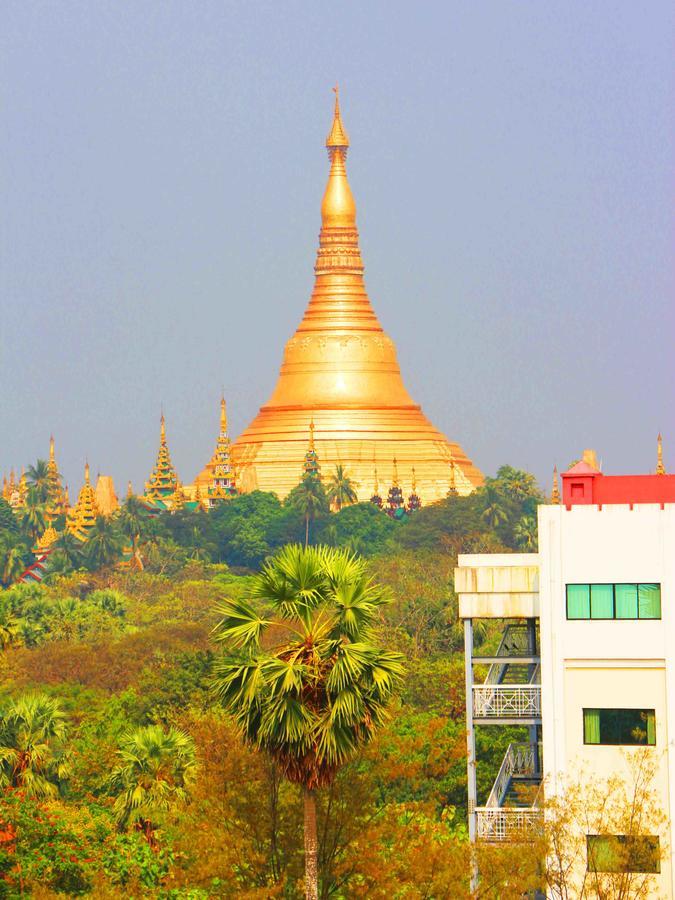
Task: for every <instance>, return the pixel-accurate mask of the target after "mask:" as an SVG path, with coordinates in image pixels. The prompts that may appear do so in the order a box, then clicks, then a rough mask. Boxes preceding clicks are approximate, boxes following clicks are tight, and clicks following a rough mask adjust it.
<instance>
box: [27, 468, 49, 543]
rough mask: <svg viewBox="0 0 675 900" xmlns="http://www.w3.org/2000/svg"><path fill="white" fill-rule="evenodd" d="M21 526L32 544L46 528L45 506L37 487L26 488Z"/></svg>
mask: <svg viewBox="0 0 675 900" xmlns="http://www.w3.org/2000/svg"><path fill="white" fill-rule="evenodd" d="M31 468H32V467H31ZM21 525H22V527H23V529H24V530H25V531H26V532H27V533H28V536H29V537H30V539H31V540H32V541H33V542H35V541H37V539H38V538H39V537H40V535H41V534H43V533H44V530H45V528H46V527H47V517H46V513H45V504H44V500H43V499H42V495H41V492H40V489H39V488H37V487H31V488H28V493H27V494H26V505H25V506H24V508H23V513H22V515H21Z"/></svg>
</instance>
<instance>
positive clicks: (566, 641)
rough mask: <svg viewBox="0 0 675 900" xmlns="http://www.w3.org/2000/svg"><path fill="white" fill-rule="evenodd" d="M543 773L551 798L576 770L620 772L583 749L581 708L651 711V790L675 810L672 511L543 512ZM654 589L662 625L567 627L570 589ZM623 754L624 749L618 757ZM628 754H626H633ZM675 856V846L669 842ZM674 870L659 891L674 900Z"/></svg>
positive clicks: (619, 761) (607, 756)
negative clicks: (655, 771)
mask: <svg viewBox="0 0 675 900" xmlns="http://www.w3.org/2000/svg"><path fill="white" fill-rule="evenodd" d="M539 559H540V577H539V593H540V597H539V604H540V611H541V618H540V629H541V646H542V649H541V657H542V708H543V741H544V766H545V773H546V777H547V784H548V788H549V793H550V791H551V789H553V790H554V791H555V789H556V787H557V786H558V783H559V782H558V776H559V775H561V774H564V773H565V772H570V770H571V768H572V767H573V766H574V767H576V765H577V764H582V765H583V769H584V770H585V771H586V772H587V773H588V774H589V775H592V774H596V775H597V776H599V777H602V776H603V775H606V774H607V773H608V772H612V771H621V770H622V769H623V768H624V767H625V765H626V762H625V756H624V755H623V753H622V750H621V749H620V748H613V747H584V745H583V737H582V718H581V716H582V714H581V710H582V708H583V707H584V706H586V707H591V706H593V707H596V706H598V707H607V708H610V707H621V706H624V707H627V708H630V707H644V708H654V709H656V721H657V748H656V749H657V752H660V753H661V754H662V757H661V758H662V763H661V770H660V773H659V776H658V779H657V784H656V785H655V786H656V787H657V788H658V789H659V791H660V792H662V796H663V806H664V810H665V812H666V814H667V815H669V816H670V814H671V810H675V768H674V766H675V752H671V741H672V740H673V738H675V612H674V610H673V606H674V605H675V578H674V576H675V506H673V505H672V504H669V505H666V507H665V508H664V509H661V508H660V507H659V506H658V505H652V504H645V505H636V506H635V507H634V508H633V509H632V510H631V509H630V508H629V507H628V506H620V505H610V506H605V507H603V508H602V509H598V507H597V506H573V507H572V508H571V509H570V510H567V509H565V507H563V506H542V507H539ZM619 582H658V583H660V584H661V611H662V618H661V620H654V621H649V620H643V621H640V620H637V621H630V620H625V621H600V620H589V621H567V618H566V603H565V585H566V584H569V583H619ZM623 749H624V751H625V750H626V749H627V748H623ZM629 752H630V751H629ZM669 844H670V848H671V852H672V851H673V850H674V849H675V848H674V847H673V845H674V844H675V840H673V836H671V838H670V840H669ZM671 872H672V866H664V868H663V872H662V879H661V880H662V886H663V889H664V890H666V891H668V896H673V895H674V894H673V885H672V876H671Z"/></svg>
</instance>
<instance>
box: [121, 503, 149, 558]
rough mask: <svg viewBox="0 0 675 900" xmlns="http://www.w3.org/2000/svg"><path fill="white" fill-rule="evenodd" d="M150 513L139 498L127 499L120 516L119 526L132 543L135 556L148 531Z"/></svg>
mask: <svg viewBox="0 0 675 900" xmlns="http://www.w3.org/2000/svg"><path fill="white" fill-rule="evenodd" d="M147 524H148V511H147V509H146V508H145V506H143V504H142V503H141V501H140V500H139V499H138V497H127V499H126V500H125V501H124V506H123V507H122V509H121V511H120V515H119V526H120V530H121V532H122V534H123V535H124V536H125V537H128V538H129V540H130V541H131V549H132V550H133V554H134V556H135V555H136V553H137V551H138V542H139V540H140V538H141V537H143V535H144V534H145V532H146V531H147Z"/></svg>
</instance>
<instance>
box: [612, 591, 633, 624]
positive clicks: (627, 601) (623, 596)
mask: <svg viewBox="0 0 675 900" xmlns="http://www.w3.org/2000/svg"><path fill="white" fill-rule="evenodd" d="M614 595H615V597H616V617H617V619H637V611H638V599H637V597H638V595H637V584H615V585H614Z"/></svg>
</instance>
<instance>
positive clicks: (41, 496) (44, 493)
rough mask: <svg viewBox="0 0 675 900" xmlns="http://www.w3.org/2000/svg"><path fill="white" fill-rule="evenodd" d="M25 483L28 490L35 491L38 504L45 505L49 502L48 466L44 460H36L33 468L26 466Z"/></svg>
mask: <svg viewBox="0 0 675 900" xmlns="http://www.w3.org/2000/svg"><path fill="white" fill-rule="evenodd" d="M26 481H27V483H28V486H29V489H30V488H32V489H33V490H34V491H35V493H36V496H37V497H38V502H40V503H46V502H47V500H49V465H48V463H47V461H46V460H44V459H38V461H37V462H36V463H35V465H34V466H28V469H27V471H26Z"/></svg>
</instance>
